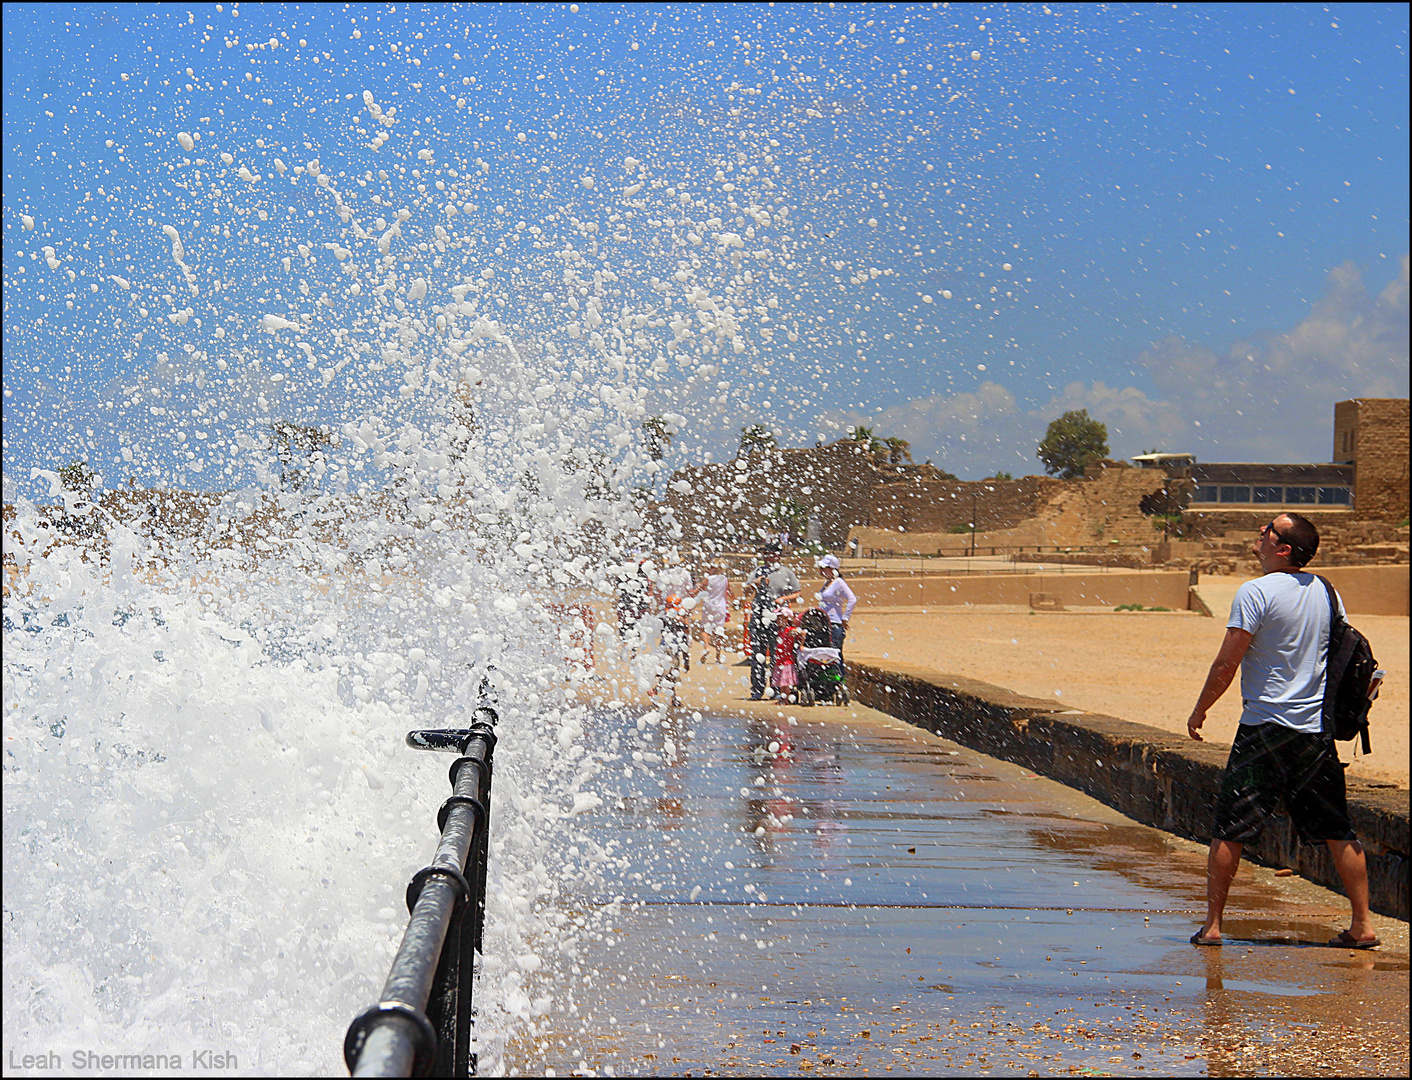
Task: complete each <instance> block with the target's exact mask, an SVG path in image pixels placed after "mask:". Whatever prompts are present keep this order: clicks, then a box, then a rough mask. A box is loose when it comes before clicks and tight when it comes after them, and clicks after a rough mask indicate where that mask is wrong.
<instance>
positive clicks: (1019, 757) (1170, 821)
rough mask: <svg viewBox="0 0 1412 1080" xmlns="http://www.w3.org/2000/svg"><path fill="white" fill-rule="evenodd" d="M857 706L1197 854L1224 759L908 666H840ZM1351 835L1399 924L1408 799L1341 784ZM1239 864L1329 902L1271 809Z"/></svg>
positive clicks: (1327, 880) (1317, 857) (1159, 734)
mask: <svg viewBox="0 0 1412 1080" xmlns="http://www.w3.org/2000/svg"><path fill="white" fill-rule="evenodd" d="M848 685H849V689H850V690H851V691H852V692H853V696H854V697H855V698H856V699H857V700H858V701H859V702H861V703H862V704H864V705H867V706H869V707H870V708H874V709H877V710H879V711H880V712H885V713H887V714H888V715H890V716H894V717H896V718H897V719H899V720H903V721H905V722H907V723H909V724H913V725H915V726H917V727H920V728H925V729H926V730H928V731H931V732H934V733H935V734H937V735H941V736H943V737H944V738H947V739H951V740H952V741H954V742H958V743H960V744H961V745H963V746H969V747H971V748H972V749H973V750H979V751H981V752H982V753H985V754H990V755H991V756H992V757H998V758H1003V759H1005V760H1006V761H1011V762H1014V763H1016V764H1018V765H1023V766H1025V767H1026V768H1030V769H1033V770H1034V771H1035V772H1037V773H1041V774H1043V775H1045V776H1048V777H1051V778H1053V779H1055V780H1058V781H1059V782H1060V783H1063V784H1067V785H1068V786H1070V787H1073V788H1077V789H1078V790H1080V791H1083V792H1084V793H1086V794H1088V795H1091V796H1092V797H1094V798H1095V799H1098V800H1099V801H1100V802H1103V803H1106V804H1107V805H1109V806H1111V807H1113V808H1114V809H1115V810H1118V811H1120V812H1121V813H1123V814H1126V815H1127V816H1128V817H1130V818H1133V819H1134V820H1136V821H1140V822H1142V823H1143V824H1146V825H1153V826H1156V827H1157V828H1159V829H1164V830H1166V831H1167V832H1171V833H1176V834H1177V835H1179V836H1185V837H1187V838H1189V839H1192V840H1197V841H1200V842H1202V843H1205V842H1208V841H1209V840H1210V839H1211V833H1210V827H1211V814H1212V811H1213V809H1214V807H1215V803H1216V793H1217V791H1218V789H1219V787H1220V782H1221V774H1222V772H1223V770H1224V768H1225V764H1226V755H1227V750H1226V749H1225V748H1223V747H1216V746H1211V745H1209V744H1206V743H1197V742H1193V741H1191V740H1190V739H1186V738H1184V737H1181V736H1177V735H1173V734H1170V733H1168V732H1165V731H1159V730H1157V729H1155V728H1150V727H1146V726H1145V725H1142V724H1134V723H1131V722H1129V721H1126V720H1119V719H1117V718H1115V717H1111V716H1103V715H1100V714H1098V713H1075V712H1072V711H1066V710H1057V709H1056V708H1055V706H1054V704H1053V703H1052V702H1048V701H1043V700H1040V699H1038V698H1030V697H1024V696H1022V695H1019V694H1013V693H1011V692H1010V691H1008V690H1002V689H1000V688H999V687H995V686H989V685H987V684H986V683H982V682H976V681H974V680H971V679H963V678H960V677H958V676H950V675H945V674H943V673H941V672H937V671H930V670H927V669H923V668H916V667H911V666H908V665H902V664H898V665H894V666H893V669H890V670H885V669H883V668H879V667H875V666H872V665H868V664H858V663H849V665H848ZM1348 806H1349V813H1350V816H1351V817H1352V819H1353V827H1354V828H1355V829H1356V830H1357V831H1358V836H1359V838H1360V839H1361V840H1362V841H1363V845H1364V847H1365V848H1366V850H1367V853H1368V879H1369V887H1370V891H1371V895H1372V906H1373V910H1374V911H1377V912H1379V913H1380V914H1383V915H1390V916H1392V917H1394V918H1398V919H1407V918H1408V890H1407V857H1408V793H1407V792H1406V791H1405V790H1399V789H1395V788H1386V787H1377V786H1374V785H1372V784H1369V783H1367V782H1366V781H1360V780H1356V779H1352V778H1350V780H1349V781H1348ZM1245 853H1246V855H1247V856H1249V857H1250V858H1252V859H1254V860H1255V861H1257V862H1261V863H1265V864H1267V865H1270V866H1277V867H1289V868H1291V869H1293V870H1295V871H1297V872H1298V873H1299V874H1301V875H1303V876H1304V877H1306V878H1308V879H1309V880H1310V881H1313V882H1316V883H1317V884H1319V885H1323V886H1325V887H1326V888H1330V889H1334V890H1336V891H1339V892H1341V891H1342V886H1341V885H1340V883H1339V880H1338V874H1337V873H1336V872H1335V870H1334V867H1333V863H1332V862H1331V861H1330V859H1329V855H1328V850H1327V849H1326V848H1325V847H1323V846H1322V845H1320V846H1319V847H1317V848H1315V847H1310V846H1309V845H1302V844H1300V843H1299V842H1298V837H1297V835H1296V833H1295V829H1294V825H1293V823H1292V822H1291V821H1290V820H1289V818H1288V816H1287V815H1286V814H1285V812H1284V810H1283V808H1282V809H1281V810H1279V811H1278V812H1277V813H1276V815H1275V816H1274V817H1272V818H1271V820H1270V823H1269V825H1268V826H1267V827H1266V829H1265V835H1264V836H1263V837H1262V838H1261V840H1260V842H1259V843H1257V844H1250V845H1247V846H1246V849H1245Z"/></svg>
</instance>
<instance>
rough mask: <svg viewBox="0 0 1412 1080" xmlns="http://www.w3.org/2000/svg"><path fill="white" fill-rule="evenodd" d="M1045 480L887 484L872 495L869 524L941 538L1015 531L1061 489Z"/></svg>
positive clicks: (1059, 483)
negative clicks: (968, 531) (961, 530)
mask: <svg viewBox="0 0 1412 1080" xmlns="http://www.w3.org/2000/svg"><path fill="white" fill-rule="evenodd" d="M1064 483H1065V482H1064V481H1062V480H1056V479H1054V478H1053V477H1049V476H1024V477H1021V478H1020V479H1018V480H931V481H927V480H921V481H915V482H907V481H906V480H889V481H885V482H883V483H880V484H879V485H878V487H877V488H876V489H875V490H874V495H873V513H872V516H871V520H870V521H869V522H867V523H866V524H870V525H872V526H874V527H876V528H883V529H894V530H899V531H903V532H909V533H944V532H946V531H947V530H948V529H951V528H954V527H957V526H963V525H964V526H967V527H969V526H970V525H971V522H972V520H973V518H972V515H974V521H975V526H976V529H977V531H978V532H987V531H991V530H995V529H1013V528H1015V527H1016V526H1017V525H1019V524H1020V523H1021V522H1022V521H1025V520H1027V519H1029V518H1032V517H1034V516H1035V514H1036V512H1037V511H1038V510H1039V508H1040V507H1041V506H1043V505H1044V504H1045V503H1046V502H1047V501H1048V500H1050V499H1052V498H1053V497H1054V495H1055V494H1056V493H1057V492H1058V491H1059V490H1061V489H1062V488H1063V487H1064Z"/></svg>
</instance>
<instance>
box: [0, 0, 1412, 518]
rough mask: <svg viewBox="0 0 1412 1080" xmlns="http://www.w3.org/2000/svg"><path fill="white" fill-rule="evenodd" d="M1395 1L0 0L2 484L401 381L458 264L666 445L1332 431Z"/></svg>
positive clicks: (1389, 342)
mask: <svg viewBox="0 0 1412 1080" xmlns="http://www.w3.org/2000/svg"><path fill="white" fill-rule="evenodd" d="M1407 19H1408V16H1407V9H1406V8H1405V6H1402V5H1335V6H1323V5H1248V6H1247V5H1237V6H1229V5H1202V6H1195V7H1190V8H1185V7H1175V8H1173V7H1159V6H1155V5H1153V6H1148V5H1142V6H1114V7H1095V6H1089V5H1079V6H1064V5H1051V6H1048V7H1045V6H1022V7H1018V6H1017V7H1000V6H995V7H989V6H971V5H966V6H961V7H958V8H951V9H948V8H930V7H927V8H922V7H908V6H899V7H884V6H870V7H865V8H860V7H854V6H843V5H839V6H836V7H830V6H821V7H802V6H794V5H782V6H775V7H769V6H747V5H726V6H711V7H679V6H672V7H670V8H668V7H652V6H637V5H634V6H615V5H583V6H582V7H581V8H579V9H578V10H572V9H571V6H567V5H560V6H553V7H541V8H513V7H510V8H507V7H494V8H485V9H483V8H479V7H469V8H465V7H458V8H454V9H451V8H442V7H440V6H434V7H422V6H417V5H400V4H399V5H393V6H385V7H356V8H354V7H344V8H339V7H332V6H325V5H318V6H311V7H304V8H301V7H283V6H270V7H260V8H254V7H240V6H238V5H234V6H233V5H206V6H203V7H171V6H163V7H160V8H152V7H141V6H123V7H119V8H99V7H64V8H58V7H47V6H45V7H40V6H34V5H13V4H12V5H7V7H6V18H5V22H4V48H5V53H4V60H5V69H4V70H5V113H4V173H5V184H4V230H5V231H4V236H5V250H4V275H5V277H4V284H5V308H4V335H5V337H4V345H5V352H4V408H5V429H4V462H5V475H6V491H7V495H8V494H9V493H11V492H14V491H31V490H33V488H32V487H31V486H30V484H29V475H30V469H31V468H32V467H35V466H36V465H38V466H44V467H52V465H53V464H54V463H56V462H63V461H68V460H71V459H73V458H76V457H82V458H88V459H89V460H91V461H92V462H93V463H94V464H95V465H96V466H97V467H98V468H99V469H100V471H102V472H103V473H104V474H105V477H107V479H108V481H109V482H110V483H112V482H116V481H117V478H118V477H119V475H120V474H129V475H137V476H140V477H142V478H143V479H144V480H145V481H148V482H155V481H159V480H165V481H166V482H172V483H179V484H183V485H187V486H196V487H224V486H231V485H232V484H235V483H245V482H248V481H249V479H250V477H251V475H252V468H253V465H252V462H253V461H254V459H255V458H257V457H258V453H257V451H255V450H253V449H252V445H253V444H254V443H258V441H259V433H260V432H261V431H262V430H264V429H266V428H267V427H268V424H269V423H270V422H271V421H272V420H274V419H280V418H286V417H292V418H297V419H301V420H307V421H313V422H321V423H330V424H333V425H335V426H338V425H343V424H348V423H357V422H360V421H361V420H363V419H365V418H367V417H369V416H383V417H390V416H391V415H392V414H398V415H400V416H402V418H403V419H404V420H405V419H406V417H408V416H414V415H424V414H417V409H418V408H419V407H422V405H421V404H419V403H422V404H424V399H425V398H427V397H428V395H431V394H432V393H433V391H434V390H435V389H436V387H437V385H438V383H437V378H438V375H437V373H438V372H444V371H446V370H447V369H448V364H451V363H452V361H450V360H448V359H447V357H446V356H444V355H442V356H440V358H438V353H437V350H438V349H439V348H441V347H442V346H441V345H439V344H438V341H439V339H438V337H437V329H436V319H437V317H438V315H439V313H444V312H446V311H448V310H453V309H449V308H447V306H446V305H447V303H448V302H449V297H453V296H456V295H457V294H455V293H453V292H452V291H451V290H452V289H453V288H458V287H459V288H460V289H461V292H460V294H459V297H458V300H459V302H461V303H464V302H466V300H467V298H468V297H469V298H470V299H472V300H474V301H475V302H476V304H477V305H478V307H477V312H478V314H489V315H490V316H491V317H493V318H494V319H495V320H496V321H497V322H498V323H499V325H501V326H502V327H503V328H504V329H505V331H506V333H507V334H508V335H509V337H510V338H511V340H512V341H515V342H518V343H519V345H520V347H521V352H522V353H524V354H527V355H528V356H529V357H531V358H533V357H536V356H539V357H545V356H548V357H551V358H552V357H555V356H558V357H580V358H581V363H582V367H583V370H584V371H585V372H587V373H588V382H589V383H590V384H592V383H593V382H594V380H595V379H599V378H603V377H605V375H606V376H607V377H609V379H610V381H611V379H612V378H616V379H617V381H618V383H619V384H621V383H623V382H624V381H625V382H626V383H627V384H628V385H629V386H631V387H633V388H635V390H636V392H637V395H638V398H639V399H640V400H639V405H638V406H635V407H638V408H639V409H640V410H641V409H645V411H646V412H647V413H649V414H651V413H661V414H668V415H672V416H674V417H680V418H681V420H680V431H679V433H678V437H677V443H676V446H675V447H674V448H673V451H672V453H673V455H674V457H675V458H676V459H677V460H679V461H684V460H692V459H696V460H699V459H700V457H701V456H702V455H704V454H707V453H709V454H712V455H715V456H716V457H720V456H724V455H727V454H729V453H731V452H732V451H733V450H734V447H735V445H736V441H737V438H738V434H739V431H740V428H741V427H742V426H744V425H745V424H748V423H753V422H764V423H767V424H770V425H771V426H772V427H774V428H775V429H776V430H777V431H778V432H779V434H780V436H781V439H782V441H783V442H785V443H786V444H793V445H800V444H807V443H811V442H813V441H814V440H815V439H818V438H824V439H832V438H836V437H838V436H839V435H840V434H841V433H842V432H843V430H845V428H846V426H847V425H849V424H860V423H865V424H869V425H870V426H872V427H874V428H875V429H876V430H877V431H878V432H879V433H880V434H885V435H891V434H895V435H900V436H902V437H904V438H907V439H909V440H910V441H911V443H912V445H913V451H914V454H915V456H916V458H917V460H919V461H920V460H923V459H931V460H932V461H933V462H934V463H936V464H938V465H941V466H943V467H945V468H947V469H950V470H951V471H953V472H956V473H958V474H959V475H961V476H963V477H983V476H988V475H991V474H992V473H994V472H995V471H996V470H1001V469H1004V470H1008V471H1010V472H1012V473H1014V474H1015V475H1020V474H1023V473H1027V472H1037V471H1039V463H1038V461H1037V460H1036V459H1035V457H1034V447H1035V444H1036V443H1037V441H1038V440H1039V438H1040V437H1041V436H1042V434H1043V431H1044V428H1045V425H1046V424H1047V423H1048V421H1049V420H1050V419H1052V418H1053V417H1055V416H1057V415H1058V414H1059V413H1061V412H1063V411H1065V410H1066V409H1070V408H1087V409H1088V410H1089V412H1090V414H1091V415H1094V416H1096V417H1098V418H1099V419H1101V420H1103V421H1104V422H1105V423H1107V424H1108V426H1109V431H1110V442H1111V444H1112V447H1113V451H1114V453H1115V454H1117V455H1130V454H1133V453H1138V452H1140V451H1142V450H1144V449H1148V448H1151V447H1160V448H1163V449H1169V450H1185V451H1192V452H1195V453H1196V454H1197V455H1198V457H1199V458H1200V459H1202V460H1206V461H1216V460H1273V461H1317V460H1326V459H1327V458H1328V456H1329V453H1330V450H1331V445H1330V444H1331V440H1332V432H1331V426H1332V405H1333V402H1334V401H1336V400H1341V399H1343V398H1347V397H1354V396H1396V397H1402V396H1406V395H1407V393H1408V375H1407V371H1408V363H1407V361H1408V318H1407V275H1408V271H1407V250H1408V244H1407V232H1408V220H1407V210H1408V174H1407V169H1408V166H1407V162H1408V145H1407V107H1408V106H1407V102H1408V76H1407V71H1408V66H1407ZM227 158H229V160H228V161H227V160H226V159H227ZM311 163H312V166H313V167H312V168H311V167H309V166H310V164H311ZM399 211H400V212H402V213H403V214H405V217H404V218H403V219H402V220H401V221H399V220H398V215H399ZM378 222H381V224H378ZM31 223H32V226H31ZM173 237H175V240H176V241H177V242H178V244H179V248H175V249H174V242H173ZM380 241H381V243H382V245H383V247H382V248H380V247H379V242H380ZM384 248H385V249H386V250H384ZM286 260H288V262H287V264H286ZM379 260H382V261H379ZM568 272H571V273H568ZM566 273H568V276H566ZM389 275H390V276H389ZM419 281H420V282H421V284H420V285H419V284H418V282H419ZM355 284H356V285H357V286H358V287H357V288H354V285H355ZM590 300H592V301H593V303H590ZM398 305H401V306H398ZM595 305H596V306H595ZM267 316H272V317H274V318H275V320H276V321H275V322H273V323H271V322H270V321H269V320H268V319H267ZM594 319H597V320H599V323H597V324H596V323H594ZM599 324H601V325H600V326H599V329H598V330H596V331H595V329H594V327H595V325H599ZM674 327H675V329H674ZM609 331H614V333H610V332H609ZM595 333H597V334H598V335H599V337H598V338H597V339H595V338H594V334H595ZM399 349H400V350H402V352H401V353H400V354H398V353H397V350H399ZM389 350H391V351H389ZM443 351H444V350H443ZM394 354H396V355H394ZM530 362H531V364H533V363H534V360H533V359H531V361H530ZM572 363H573V364H578V363H580V360H573V361H572ZM615 365H616V366H615ZM491 374H492V375H494V374H495V373H494V372H491ZM565 385H567V384H565ZM611 396H612V395H611V394H610V395H609V397H611ZM604 400H607V399H606V398H605V399H604ZM487 409H488V410H489V412H488V414H487V415H490V414H492V413H493V409H491V407H490V405H489V403H487ZM399 410H401V412H400V413H399ZM504 422H505V423H507V424H510V423H512V422H513V419H512V417H511V416H510V414H509V413H507V414H506V415H505V418H504Z"/></svg>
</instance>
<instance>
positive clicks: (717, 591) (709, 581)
mask: <svg viewBox="0 0 1412 1080" xmlns="http://www.w3.org/2000/svg"><path fill="white" fill-rule="evenodd" d="M729 586H730V578H728V577H726V575H725V574H709V575H707V578H706V597H705V599H704V600H702V602H701V621H702V622H703V623H707V624H710V625H712V626H716V625H719V624H722V623H724V622H725V621H726V608H727V603H726V589H727V588H728V587H729Z"/></svg>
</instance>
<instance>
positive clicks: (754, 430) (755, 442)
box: [739, 424, 779, 457]
mask: <svg viewBox="0 0 1412 1080" xmlns="http://www.w3.org/2000/svg"><path fill="white" fill-rule="evenodd" d="M778 445H779V442H778V440H776V438H775V436H774V435H773V433H771V431H770V429H769V428H767V427H766V426H765V425H764V424H751V425H750V426H749V427H745V428H741V429H740V455H739V456H741V457H745V456H747V455H749V454H756V453H759V452H760V451H761V450H773V449H774V448H775V447H776V446H778Z"/></svg>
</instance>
